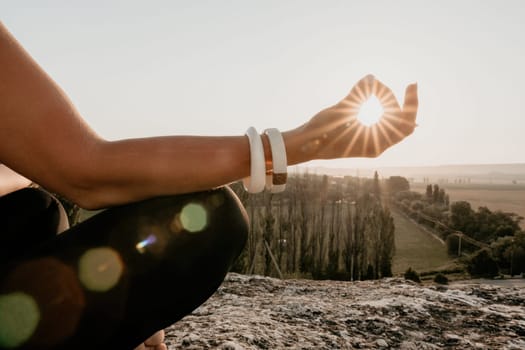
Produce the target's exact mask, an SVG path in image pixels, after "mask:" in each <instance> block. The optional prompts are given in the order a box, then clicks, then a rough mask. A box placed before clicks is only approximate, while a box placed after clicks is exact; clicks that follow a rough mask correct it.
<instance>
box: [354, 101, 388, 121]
mask: <svg viewBox="0 0 525 350" xmlns="http://www.w3.org/2000/svg"><path fill="white" fill-rule="evenodd" d="M383 113H384V110H383V106H382V105H381V102H379V100H378V99H377V97H375V96H374V95H372V96H370V98H369V99H368V100H366V101H365V102H364V103H363V104H362V105H361V107H360V108H359V113H358V115H357V120H359V122H361V124H363V125H364V126H371V125H374V124H376V123H377V122H379V120H380V119H381V117H382V116H383Z"/></svg>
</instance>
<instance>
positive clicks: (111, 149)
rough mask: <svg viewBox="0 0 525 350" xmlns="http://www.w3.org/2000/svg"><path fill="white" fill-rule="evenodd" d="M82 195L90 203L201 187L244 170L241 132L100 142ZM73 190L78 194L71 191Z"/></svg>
mask: <svg viewBox="0 0 525 350" xmlns="http://www.w3.org/2000/svg"><path fill="white" fill-rule="evenodd" d="M86 171H88V172H89V173H91V174H92V175H91V177H90V178H88V180H87V181H86V182H87V183H89V185H88V186H87V187H86V189H85V190H81V191H83V192H84V195H85V196H87V197H89V200H88V201H86V202H89V203H84V204H85V205H87V206H90V207H98V206H107V205H112V204H119V203H126V202H131V201H135V200H140V199H144V198H149V197H153V196H158V195H169V194H178V193H187V192H193V191H200V190H206V189H210V188H214V187H217V186H220V185H224V184H227V183H230V182H233V181H236V180H238V179H240V178H242V177H245V176H248V175H249V172H250V148H249V144H248V140H247V138H246V137H244V136H232V137H203V136H170V137H153V138H144V139H131V140H122V141H115V142H103V143H101V144H100V145H99V147H97V151H96V152H95V154H94V155H93V169H91V170H89V169H86ZM77 196H78V195H77Z"/></svg>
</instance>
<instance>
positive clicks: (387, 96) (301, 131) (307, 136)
mask: <svg viewBox="0 0 525 350" xmlns="http://www.w3.org/2000/svg"><path fill="white" fill-rule="evenodd" d="M372 95H376V96H377V98H378V100H379V102H380V103H381V105H382V106H383V110H384V113H383V116H382V117H381V119H380V120H379V121H378V122H377V123H376V124H374V125H371V126H365V125H363V124H362V123H361V122H360V121H359V120H358V119H357V115H358V113H359V109H360V108H361V105H362V104H363V103H364V102H365V101H366V100H368V98H370V97H371V96H372ZM417 106H418V99H417V85H416V84H412V85H409V86H408V87H407V89H406V94H405V103H404V105H403V108H402V109H401V107H400V106H399V103H398V102H397V100H396V98H395V96H394V94H393V93H392V91H391V90H390V89H389V88H388V87H387V86H385V85H384V84H383V83H381V82H380V81H378V80H377V79H375V78H374V77H373V76H372V75H368V76H366V77H364V78H363V79H361V80H360V81H359V82H358V83H357V84H356V85H355V86H354V87H353V88H352V90H351V91H350V94H348V96H346V97H345V98H344V99H343V100H341V101H340V102H339V103H337V104H336V105H334V106H332V107H329V108H327V109H324V110H322V111H321V112H319V113H318V114H317V115H315V116H314V117H313V118H312V119H311V120H310V121H308V122H307V123H306V124H304V125H302V126H301V127H299V128H297V129H294V130H292V131H289V132H288V133H286V134H285V140H286V141H287V148H289V146H290V147H291V149H290V150H289V152H287V153H290V154H289V158H291V159H292V161H293V162H294V163H299V162H304V161H307V160H312V159H334V158H346V157H377V156H379V155H380V154H381V153H383V152H384V151H385V150H386V149H388V148H389V147H390V146H392V145H395V144H396V143H398V142H400V141H401V140H403V139H404V138H405V137H407V136H408V135H410V134H411V133H412V132H413V131H414V128H415V126H416V123H415V121H416V114H417Z"/></svg>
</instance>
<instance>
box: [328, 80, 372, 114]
mask: <svg viewBox="0 0 525 350" xmlns="http://www.w3.org/2000/svg"><path fill="white" fill-rule="evenodd" d="M374 81H375V77H374V76H373V75H372V74H368V75H367V76H365V77H364V78H362V79H361V80H359V81H358V82H357V83H356V84H355V85H354V86H353V87H352V90H350V93H349V94H348V95H346V96H345V98H343V99H342V100H341V101H340V102H339V103H338V104H337V105H338V106H345V107H350V108H351V109H354V110H356V111H357V110H359V108H360V107H361V104H363V102H365V101H366V100H367V99H368V98H369V97H370V95H372V93H373V86H374Z"/></svg>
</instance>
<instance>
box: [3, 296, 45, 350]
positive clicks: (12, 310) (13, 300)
mask: <svg viewBox="0 0 525 350" xmlns="http://www.w3.org/2000/svg"><path fill="white" fill-rule="evenodd" d="M39 321H40V311H39V309H38V305H37V303H36V302H35V300H34V299H33V298H32V297H31V296H30V295H28V294H25V293H22V292H14V293H10V294H6V295H0V347H5V348H15V347H18V346H20V345H22V344H24V343H25V342H26V341H27V340H28V339H29V338H31V336H32V335H33V333H34V332H35V330H36V328H37V326H38V322H39Z"/></svg>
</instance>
